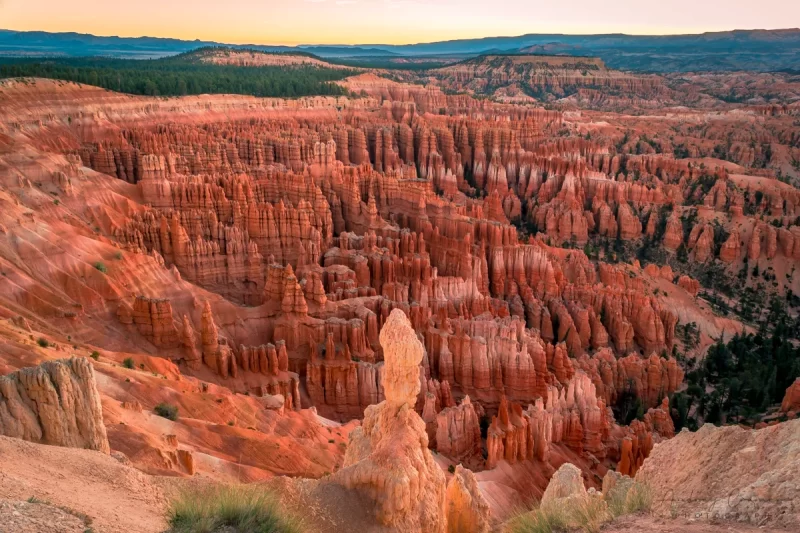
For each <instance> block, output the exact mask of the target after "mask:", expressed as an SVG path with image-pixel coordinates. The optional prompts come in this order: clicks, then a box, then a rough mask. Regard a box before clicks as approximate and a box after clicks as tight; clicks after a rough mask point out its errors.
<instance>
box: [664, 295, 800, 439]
mask: <svg viewBox="0 0 800 533" xmlns="http://www.w3.org/2000/svg"><path fill="white" fill-rule="evenodd" d="M799 331H800V321H799V320H798V319H797V318H794V317H793V316H792V315H791V314H789V312H788V311H787V309H786V305H785V303H784V301H783V300H782V299H781V298H773V299H772V300H771V302H770V304H769V306H768V308H767V310H766V312H765V313H764V316H763V317H761V319H760V320H759V322H758V329H757V332H756V333H755V334H753V333H749V334H737V335H735V336H734V337H733V338H732V339H731V340H730V341H728V342H722V341H717V343H716V344H714V345H712V346H711V347H710V348H709V349H708V353H707V355H706V357H705V359H703V361H702V362H701V363H700V364H699V365H698V366H697V368H694V369H691V371H689V372H687V374H686V381H687V383H688V387H687V389H686V390H685V391H683V392H680V393H676V394H674V395H673V398H672V401H671V402H670V404H671V405H672V406H673V407H674V409H673V410H672V417H673V422H674V423H675V429H676V430H678V431H679V430H680V429H681V428H683V427H688V428H689V429H696V428H697V427H698V426H699V425H700V424H701V422H709V423H713V424H726V423H746V424H754V423H755V422H758V421H759V420H760V418H761V415H762V414H763V413H764V412H765V411H766V410H767V409H768V408H769V407H770V406H772V405H775V404H778V403H780V402H781V399H782V398H783V395H784V392H785V391H786V389H787V388H788V387H789V385H791V384H792V382H794V380H795V379H796V378H797V377H798V376H800V346H798V345H797V339H798V337H800V335H798V332H799Z"/></svg>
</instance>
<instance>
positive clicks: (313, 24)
mask: <svg viewBox="0 0 800 533" xmlns="http://www.w3.org/2000/svg"><path fill="white" fill-rule="evenodd" d="M790 27H794V28H796V27H800V1H798V0H759V1H757V2H754V1H753V0H660V1H653V0H650V1H647V0H644V1H643V0H569V1H567V0H546V1H541V0H136V1H135V2H132V1H125V0H0V28H3V29H11V30H43V31H53V32H58V31H75V32H80V33H92V34H95V35H119V36H124V37H139V36H143V35H147V36H151V37H175V38H179V39H201V40H213V41H219V42H224V43H231V44H286V45H296V44H370V43H380V44H410V43H419V42H432V41H443V40H451V39H464V38H477V37H489V36H501V35H522V34H525V33H572V34H591V33H612V32H613V33H617V32H620V33H629V34H675V33H702V32H704V31H723V30H731V29H755V28H759V29H777V28H790Z"/></svg>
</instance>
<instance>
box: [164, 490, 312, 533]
mask: <svg viewBox="0 0 800 533" xmlns="http://www.w3.org/2000/svg"><path fill="white" fill-rule="evenodd" d="M167 521H168V522H169V525H170V529H169V533H213V532H215V531H219V530H222V529H223V528H230V529H232V531H234V532H236V533H301V531H303V529H302V527H301V523H300V521H299V519H297V518H295V517H293V516H291V515H289V514H288V513H286V512H284V511H282V510H281V509H280V507H279V505H278V501H277V498H276V497H275V496H274V495H273V494H272V493H271V492H269V491H268V490H266V489H264V488H263V487H259V486H247V485H214V486H208V487H203V488H199V489H187V490H185V491H182V492H180V493H179V494H178V495H177V496H176V497H175V498H174V499H173V500H172V502H171V503H170V507H169V511H168V515H167Z"/></svg>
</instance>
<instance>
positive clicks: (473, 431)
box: [423, 396, 481, 464]
mask: <svg viewBox="0 0 800 533" xmlns="http://www.w3.org/2000/svg"><path fill="white" fill-rule="evenodd" d="M423 418H424V417H423ZM435 444H436V451H437V452H439V453H440V454H442V455H444V456H446V457H448V458H450V459H452V460H453V461H454V462H460V463H465V464H470V463H471V462H472V460H474V459H477V458H479V457H480V454H481V429H480V424H479V422H478V415H477V414H476V413H475V409H474V408H473V407H472V403H471V402H470V399H469V396H466V397H464V399H463V400H462V401H461V404H460V405H459V406H458V407H448V408H446V409H443V410H442V411H441V412H439V414H438V415H436V440H435Z"/></svg>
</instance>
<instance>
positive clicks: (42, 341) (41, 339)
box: [36, 337, 50, 348]
mask: <svg viewBox="0 0 800 533" xmlns="http://www.w3.org/2000/svg"><path fill="white" fill-rule="evenodd" d="M36 344H38V345H39V346H41V347H42V348H47V347H48V346H50V341H48V340H47V339H45V338H44V337H39V338H38V339H36Z"/></svg>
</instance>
